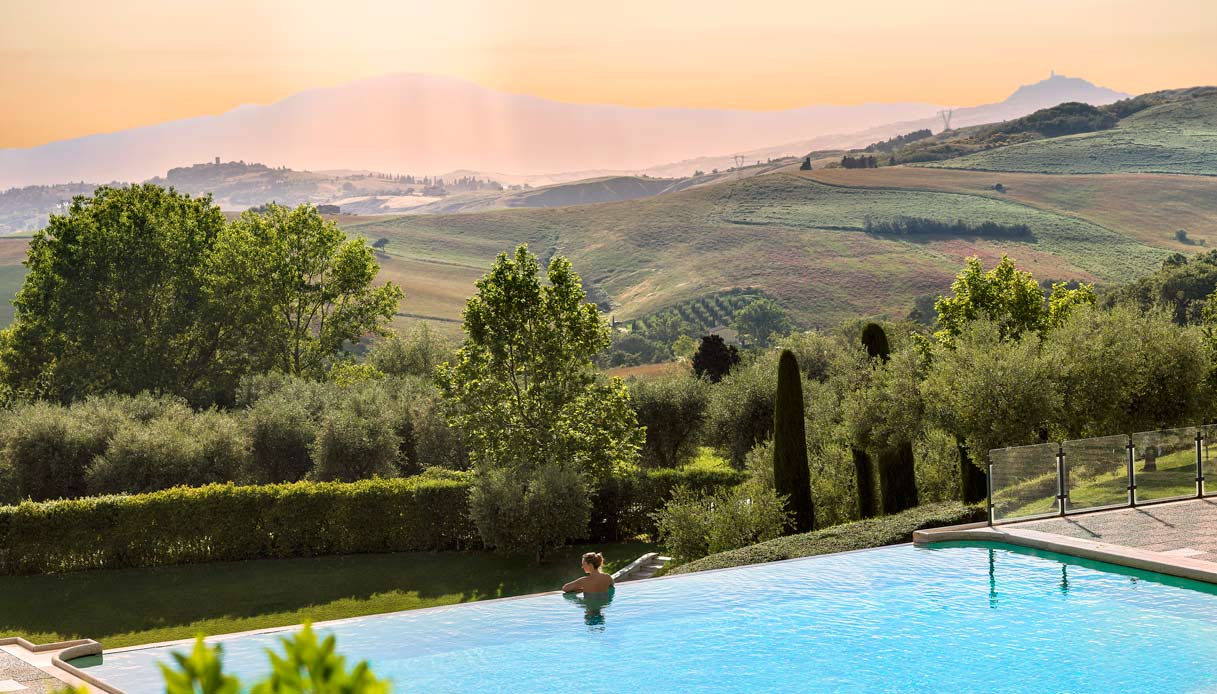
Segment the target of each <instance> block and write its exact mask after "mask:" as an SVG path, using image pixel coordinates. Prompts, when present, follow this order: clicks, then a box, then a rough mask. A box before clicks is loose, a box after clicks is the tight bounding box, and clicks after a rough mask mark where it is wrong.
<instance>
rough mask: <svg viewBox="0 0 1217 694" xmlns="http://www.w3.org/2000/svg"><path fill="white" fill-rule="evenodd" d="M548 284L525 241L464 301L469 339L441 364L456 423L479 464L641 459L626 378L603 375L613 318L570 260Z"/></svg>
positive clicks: (596, 466)
mask: <svg viewBox="0 0 1217 694" xmlns="http://www.w3.org/2000/svg"><path fill="white" fill-rule="evenodd" d="M546 279H547V280H548V282H546V283H543V282H542V280H541V276H540V266H539V264H538V262H537V258H536V256H534V255H533V254H531V253H529V252H528V248H527V247H526V246H520V247H519V248H517V249H516V252H515V255H514V256H512V257H509V256H507V255H506V254H500V255H499V257H498V259H497V260H495V262H494V265H493V266H492V267H491V269H490V272H489V273H488V274H487V275H486V276H485V277H483V278H482V279H480V280H478V282H477V290H478V291H477V294H475V295H474V296H473V297H472V298H470V299H469V302H468V303H467V304H466V306H465V333H466V334H465V340H464V342H463V344H462V346H461V348H460V350H458V352H457V355H456V359H455V361H454V362H452V363H449V364H446V365H444V366H442V367H441V368H440V379H441V381H442V382H443V387H444V392H445V395H446V397H447V399H448V401H449V403H450V412H451V421H452V423H453V426H456V427H459V428H461V429H462V430H464V431H465V432H466V434H467V436H468V437H469V444H470V455H471V458H472V459H473V462H474V464H475V465H481V466H488V467H506V468H525V469H531V468H535V467H538V466H539V465H541V464H542V463H545V462H553V463H561V464H563V465H571V466H574V467H575V468H577V469H579V470H582V471H583V472H587V473H591V474H592V475H593V476H605V475H607V474H608V473H609V472H610V471H611V470H612V469H613V468H614V467H616V466H619V465H623V464H628V463H633V462H635V461H636V460H637V458H638V448H639V446H640V445H641V443H642V431H641V430H640V429H639V428H638V425H637V422H636V419H635V416H634V412H633V410H632V409H631V408H630V405H629V394H628V392H627V390H626V388H625V384H624V383H623V382H622V381H621V380H620V379H616V378H612V379H607V378H604V377H603V376H601V375H600V374H598V372H597V371H596V369H595V367H594V365H593V363H592V359H593V357H595V355H596V354H597V353H598V352H599V351H601V350H602V349H604V348H605V347H607V346H608V344H609V329H608V325H607V324H606V323H605V322H604V320H603V319H602V318H601V316H600V314H599V312H598V311H597V309H596V306H595V304H591V303H588V302H587V301H586V298H585V295H584V292H583V289H582V288H581V286H580V282H579V276H578V275H577V274H575V272H574V270H573V269H571V265H570V262H569V261H567V260H566V259H565V258H562V257H555V258H554V259H553V260H552V261H551V262H550V264H549V271H548V273H547V274H546Z"/></svg>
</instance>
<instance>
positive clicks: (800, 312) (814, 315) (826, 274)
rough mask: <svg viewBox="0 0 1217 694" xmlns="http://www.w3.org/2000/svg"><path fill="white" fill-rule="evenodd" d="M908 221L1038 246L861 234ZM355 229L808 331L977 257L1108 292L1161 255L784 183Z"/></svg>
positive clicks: (1040, 219) (998, 208) (622, 311)
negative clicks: (567, 263)
mask: <svg viewBox="0 0 1217 694" xmlns="http://www.w3.org/2000/svg"><path fill="white" fill-rule="evenodd" d="M900 216H916V217H924V218H929V219H938V220H943V221H956V220H962V221H964V222H966V223H969V224H979V223H981V222H985V221H994V222H999V223H1003V224H1027V225H1028V226H1029V227H1030V228H1031V230H1032V233H1033V234H1034V240H1033V241H1031V242H1018V243H1016V242H1010V241H999V240H995V239H983V238H977V237H969V236H962V237H933V238H919V239H906V238H886V237H879V236H874V235H870V234H867V233H865V232H864V231H863V229H864V228H865V224H866V220H867V218H868V217H870V218H871V219H873V220H884V219H892V218H895V217H900ZM347 228H348V230H349V231H351V232H352V233H357V234H363V235H365V236H368V237H370V238H378V237H381V236H384V237H387V238H390V239H391V245H390V248H391V249H393V250H394V252H395V253H400V254H402V256H403V257H405V258H412V259H417V260H425V261H431V263H432V266H434V267H436V268H442V267H443V266H442V264H441V263H458V264H460V265H462V266H481V267H485V266H487V265H488V264H489V262H490V260H491V259H492V258H493V257H494V255H495V254H497V253H498V252H501V251H504V250H508V249H510V248H511V247H513V246H514V245H515V244H518V243H528V244H529V245H530V246H531V247H532V249H533V250H534V251H536V252H537V253H538V254H539V255H541V257H542V258H547V257H549V256H551V255H553V254H554V253H561V254H564V255H566V256H568V257H570V258H571V260H572V261H573V262H574V263H575V267H576V268H577V269H578V270H579V271H580V273H581V274H582V275H583V276H584V277H585V279H587V280H589V281H590V282H592V283H593V284H595V285H597V286H598V287H599V288H601V289H603V290H604V291H606V292H607V293H608V294H609V296H611V297H612V298H613V300H614V303H615V307H614V313H615V314H616V315H617V316H618V318H623V319H628V318H632V317H637V316H642V315H646V314H648V313H652V312H654V311H657V310H660V309H663V308H665V307H669V306H674V305H676V304H678V303H680V302H682V301H687V300H690V299H696V298H699V297H703V296H706V295H709V294H714V293H717V292H722V291H726V290H729V289H733V288H741V287H752V288H756V289H757V290H760V291H762V292H764V293H765V294H768V295H770V296H773V297H774V298H775V299H776V300H777V301H778V302H779V303H781V304H783V305H784V306H785V307H786V308H787V310H789V311H791V313H792V314H793V316H794V317H795V318H796V319H797V320H799V321H800V322H802V323H804V324H806V325H829V324H832V323H835V322H836V321H839V320H841V319H844V318H848V317H852V316H857V315H872V314H879V313H890V314H899V315H903V314H904V313H905V312H907V311H908V310H909V308H910V307H911V306H912V304H913V300H914V299H915V298H916V297H917V296H919V295H922V294H926V293H933V292H941V291H943V290H944V289H945V288H946V287H947V286H948V284H949V283H950V280H951V278H952V277H953V276H954V274H955V273H956V272H957V271H958V269H959V267H960V266H961V265H962V263H963V259H964V258H965V257H967V256H969V255H977V256H980V257H982V258H984V259H986V261H993V260H995V259H996V258H997V257H999V256H1000V255H1001V253H1003V252H1008V253H1010V254H1011V255H1012V256H1013V257H1015V258H1016V259H1017V260H1018V261H1019V263H1020V265H1021V266H1023V267H1026V268H1028V269H1030V270H1032V271H1033V272H1035V273H1036V274H1037V276H1040V277H1050V278H1054V279H1070V278H1078V279H1084V280H1088V281H1105V282H1115V281H1122V280H1127V279H1131V278H1132V277H1135V276H1136V275H1138V274H1141V273H1144V272H1147V271H1149V270H1151V269H1153V268H1154V267H1156V266H1157V265H1158V264H1159V263H1160V261H1161V259H1162V258H1163V257H1164V256H1165V255H1166V251H1164V250H1163V249H1160V248H1154V247H1150V246H1148V245H1144V244H1142V243H1140V242H1138V241H1135V240H1132V239H1129V238H1128V237H1125V236H1122V235H1120V234H1117V233H1115V232H1112V231H1110V230H1108V229H1106V228H1104V227H1101V226H1098V225H1096V224H1093V223H1091V222H1088V221H1086V220H1084V219H1080V218H1077V217H1073V216H1065V215H1059V214H1054V213H1052V212H1047V211H1043V210H1038V209H1035V208H1032V207H1028V206H1025V205H1022V204H1018V203H1015V202H1007V201H1004V200H995V199H991V198H986V197H983V196H978V195H969V194H958V193H944V192H929V191H907V190H871V189H862V188H848V187H842V186H833V185H825V184H823V183H818V182H816V181H813V180H809V179H807V178H803V177H799V176H795V175H791V174H789V173H776V174H770V175H765V176H758V177H755V178H750V179H743V180H738V181H731V182H727V183H722V184H718V185H712V186H706V187H702V188H695V189H691V190H686V191H682V192H679V193H669V194H666V195H661V196H656V197H650V198H645V199H640V200H634V201H629V202H620V203H607V204H601V205H589V206H583V207H566V208H555V209H536V210H502V211H493V212H485V213H476V214H459V215H435V216H403V217H396V218H385V219H374V220H367V221H363V222H360V223H357V224H352V225H348V227H347ZM419 281H422V280H421V278H420V279H419ZM469 290H470V291H471V292H472V290H473V287H472V286H470V287H469ZM408 303H409V297H407V304H408Z"/></svg>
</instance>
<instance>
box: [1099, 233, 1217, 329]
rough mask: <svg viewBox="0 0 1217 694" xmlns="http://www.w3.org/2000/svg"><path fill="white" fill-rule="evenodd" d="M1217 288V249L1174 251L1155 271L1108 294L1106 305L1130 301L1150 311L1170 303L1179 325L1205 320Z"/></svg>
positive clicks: (1173, 315)
mask: <svg viewBox="0 0 1217 694" xmlns="http://www.w3.org/2000/svg"><path fill="white" fill-rule="evenodd" d="M1214 291H1217V251H1209V252H1207V253H1199V254H1197V255H1194V256H1192V257H1191V258H1188V257H1187V256H1185V255H1183V254H1182V253H1174V254H1172V255H1170V256H1168V257H1167V258H1166V259H1165V260H1163V261H1162V267H1161V268H1160V269H1159V270H1158V271H1157V272H1155V273H1153V274H1151V275H1147V276H1145V277H1142V278H1140V279H1138V280H1136V281H1134V282H1130V283H1129V284H1126V285H1123V286H1121V287H1118V288H1116V289H1115V290H1114V291H1112V292H1110V293H1108V294H1105V296H1104V302H1103V303H1104V305H1106V306H1114V305H1121V304H1128V305H1133V306H1137V307H1139V308H1140V309H1142V310H1144V311H1148V310H1150V309H1152V308H1154V307H1155V306H1159V305H1161V306H1166V307H1167V308H1168V309H1170V312H1171V317H1172V318H1173V319H1174V321H1175V322H1176V323H1178V324H1179V325H1185V324H1187V323H1196V322H1201V321H1203V320H1204V318H1203V316H1202V313H1203V311H1204V307H1205V306H1206V305H1207V303H1208V298H1209V297H1210V296H1212V294H1213V293H1214Z"/></svg>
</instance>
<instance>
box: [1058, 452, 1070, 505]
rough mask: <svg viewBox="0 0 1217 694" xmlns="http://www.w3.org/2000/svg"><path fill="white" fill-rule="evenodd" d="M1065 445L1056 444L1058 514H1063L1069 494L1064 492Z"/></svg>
mask: <svg viewBox="0 0 1217 694" xmlns="http://www.w3.org/2000/svg"><path fill="white" fill-rule="evenodd" d="M1065 487H1066V484H1065V445H1064V444H1061V443H1058V444H1057V445H1056V500H1057V504H1058V505H1059V507H1060V515H1062V516H1063V515H1065V507H1066V503H1067V501H1068V498H1069V495H1068V494H1067V493H1066V492H1065Z"/></svg>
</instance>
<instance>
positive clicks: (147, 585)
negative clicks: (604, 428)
mask: <svg viewBox="0 0 1217 694" xmlns="http://www.w3.org/2000/svg"><path fill="white" fill-rule="evenodd" d="M590 549H595V550H597V551H603V553H604V555H605V559H606V561H607V565H608V567H609V570H610V571H612V570H616V569H618V568H620V567H622V566H624V565H625V564H627V563H629V562H631V561H633V560H634V559H636V558H638V556H640V555H642V554H644V553H645V552H649V551H653V547H652V546H651V545H648V544H645V543H641V542H627V543H619V544H612V545H607V546H604V547H602V548H601V547H583V546H569V547H565V548H563V549H562V550H561V551H559V552H557V553H556V555H555V557H554V558H553V559H552V560H550V561H547V562H546V563H545V564H543V565H541V566H536V565H533V564H531V563H530V562H528V561H527V560H524V559H520V558H510V557H501V556H498V555H495V554H492V553H489V552H406V553H399V554H368V555H353V556H341V557H317V558H310V559H279V560H261V561H245V562H231V563H219V564H198V565H190V566H171V567H157V568H149V569H122V570H114V571H88V572H80V573H70V574H59V575H48V576H6V577H0V635H4V636H24V637H25V638H27V639H30V640H32V641H34V642H50V641H60V640H64V639H70V638H81V637H87V638H93V639H97V640H98V641H100V642H101V643H102V645H103V646H105V647H106V648H118V647H122V646H130V645H135V644H143V643H153V642H157V641H168V640H176V639H182V638H191V637H193V636H195V635H198V634H205V635H211V634H223V633H231V632H234V631H244V630H249V629H260V628H265V627H276V626H286V625H292V624H299V623H301V622H303V621H306V620H311V621H322V620H330V619H340V618H344V617H356V616H360V615H368V614H377V613H383V612H392V611H397V610H411V609H417V608H420V607H432V606H435V605H449V604H454V603H461V602H469V601H473V600H485V599H489V598H499V597H507V596H512V595H525V594H528V593H536V592H541V591H547V590H556V589H558V588H560V587H561V586H562V584H563V583H565V582H566V581H569V580H570V579H571V578H573V577H576V576H577V574H579V556H580V555H581V554H582V553H583V552H585V551H588V550H590Z"/></svg>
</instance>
